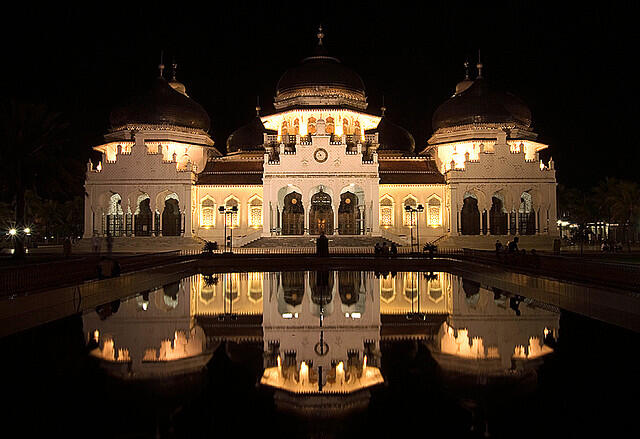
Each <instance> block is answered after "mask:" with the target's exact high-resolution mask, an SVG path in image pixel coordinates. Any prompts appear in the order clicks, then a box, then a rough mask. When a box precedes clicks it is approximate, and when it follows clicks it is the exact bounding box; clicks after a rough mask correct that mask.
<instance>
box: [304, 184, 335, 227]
mask: <svg viewBox="0 0 640 439" xmlns="http://www.w3.org/2000/svg"><path fill="white" fill-rule="evenodd" d="M320 233H325V234H326V235H333V206H332V205H331V195H329V194H328V193H326V192H324V191H323V190H322V189H320V192H318V193H316V194H315V195H313V196H312V197H311V209H310V210H309V234H311V235H319V234H320Z"/></svg>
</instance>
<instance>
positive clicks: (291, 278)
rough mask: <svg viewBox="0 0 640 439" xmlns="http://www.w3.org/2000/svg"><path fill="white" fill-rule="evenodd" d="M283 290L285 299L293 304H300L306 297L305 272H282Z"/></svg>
mask: <svg viewBox="0 0 640 439" xmlns="http://www.w3.org/2000/svg"><path fill="white" fill-rule="evenodd" d="M282 290H283V291H284V301H285V302H286V303H287V304H289V305H291V306H298V305H300V304H301V303H302V299H303V298H304V272H302V271H284V272H282Z"/></svg>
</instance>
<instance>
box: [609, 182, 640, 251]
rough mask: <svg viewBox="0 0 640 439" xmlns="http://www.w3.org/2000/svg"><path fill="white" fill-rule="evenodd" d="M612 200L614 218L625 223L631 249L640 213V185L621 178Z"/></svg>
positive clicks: (628, 244) (628, 245)
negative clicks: (632, 237) (632, 236)
mask: <svg viewBox="0 0 640 439" xmlns="http://www.w3.org/2000/svg"><path fill="white" fill-rule="evenodd" d="M610 200H611V212H612V213H613V218H614V219H615V220H616V221H617V222H618V223H619V224H620V223H621V224H624V235H625V238H626V240H627V247H628V249H629V251H631V235H632V234H633V232H634V231H635V226H636V224H637V220H638V216H639V215H640V186H638V184H637V183H635V182H632V181H625V180H620V181H618V182H617V184H616V185H615V192H614V193H612V195H611V198H610Z"/></svg>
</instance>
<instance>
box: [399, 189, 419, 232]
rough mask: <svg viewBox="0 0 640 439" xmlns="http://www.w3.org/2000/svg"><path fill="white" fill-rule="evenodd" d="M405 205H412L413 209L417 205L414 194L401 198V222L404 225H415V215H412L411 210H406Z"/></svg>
mask: <svg viewBox="0 0 640 439" xmlns="http://www.w3.org/2000/svg"><path fill="white" fill-rule="evenodd" d="M407 206H410V207H412V208H413V209H415V208H416V206H418V198H416V197H415V196H414V195H412V194H409V195H407V196H406V197H404V199H403V200H402V218H403V220H402V224H403V225H405V226H415V225H416V221H417V219H416V217H417V215H412V214H411V212H407V211H406V210H405V209H406V207H407Z"/></svg>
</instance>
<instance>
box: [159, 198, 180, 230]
mask: <svg viewBox="0 0 640 439" xmlns="http://www.w3.org/2000/svg"><path fill="white" fill-rule="evenodd" d="M181 223H182V215H181V214H180V206H179V204H178V200H177V197H176V195H175V194H170V195H167V198H165V200H164V209H163V210H162V235H163V236H180V232H181V227H180V225H181Z"/></svg>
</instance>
